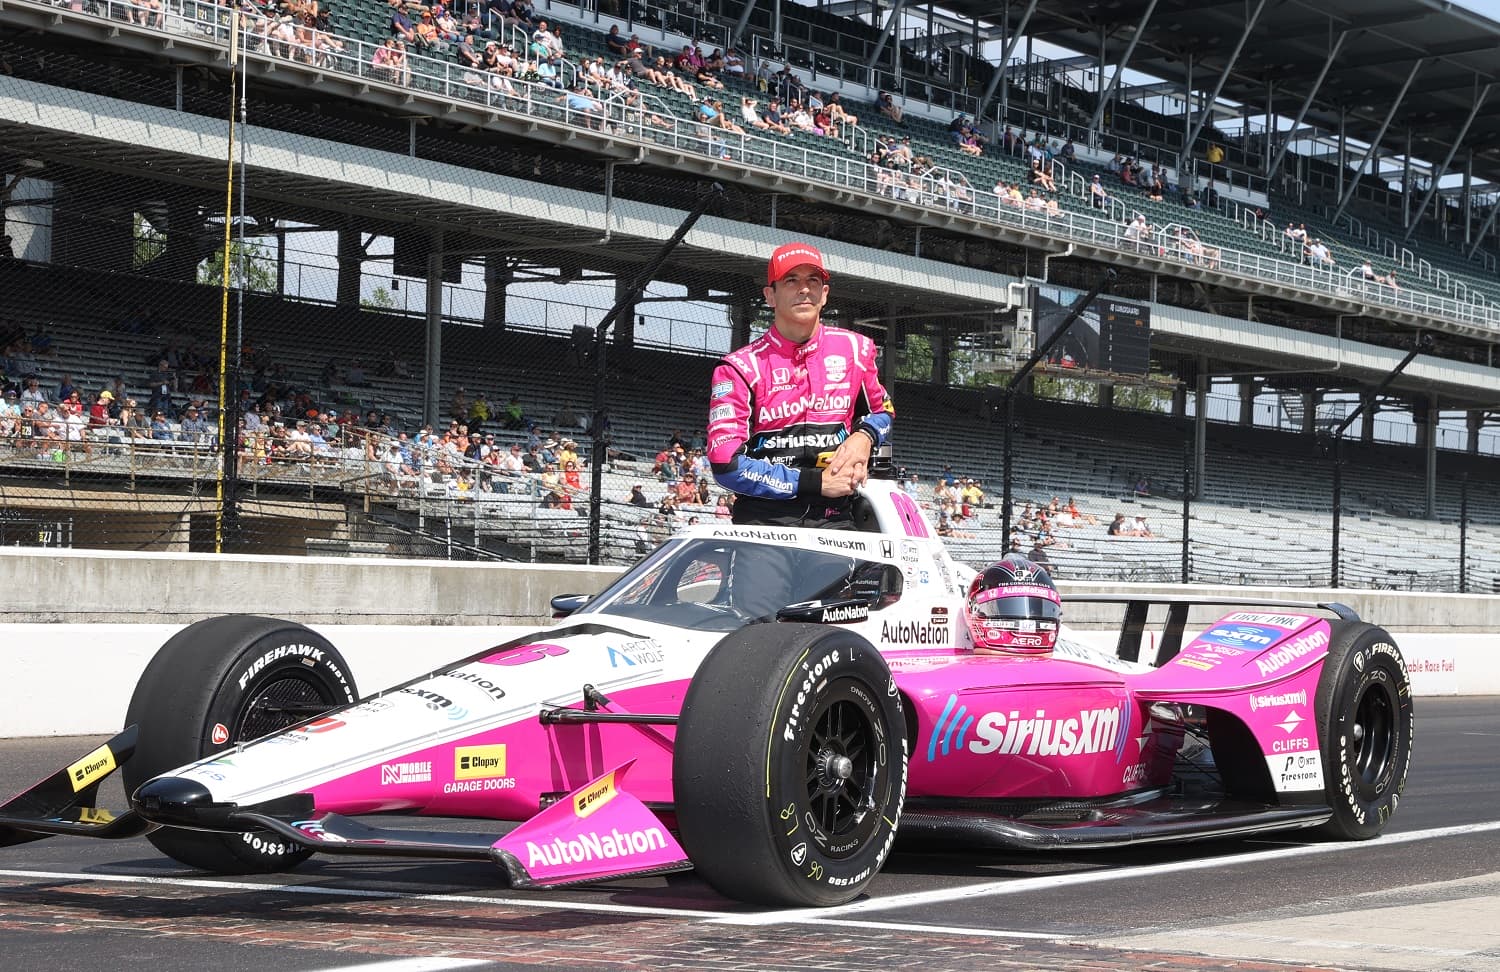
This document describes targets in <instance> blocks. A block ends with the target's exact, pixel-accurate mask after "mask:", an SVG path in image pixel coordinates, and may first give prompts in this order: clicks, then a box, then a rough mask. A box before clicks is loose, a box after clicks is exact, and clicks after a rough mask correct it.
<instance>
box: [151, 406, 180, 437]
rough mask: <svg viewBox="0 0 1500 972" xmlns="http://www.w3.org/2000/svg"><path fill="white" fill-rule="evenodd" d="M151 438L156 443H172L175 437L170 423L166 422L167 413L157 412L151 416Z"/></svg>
mask: <svg viewBox="0 0 1500 972" xmlns="http://www.w3.org/2000/svg"><path fill="white" fill-rule="evenodd" d="M151 438H153V439H155V440H156V441H158V442H172V441H174V440H175V439H176V438H177V435H176V433H175V432H173V430H172V423H170V422H168V421H167V413H166V412H163V411H157V412H155V413H153V414H152V416H151Z"/></svg>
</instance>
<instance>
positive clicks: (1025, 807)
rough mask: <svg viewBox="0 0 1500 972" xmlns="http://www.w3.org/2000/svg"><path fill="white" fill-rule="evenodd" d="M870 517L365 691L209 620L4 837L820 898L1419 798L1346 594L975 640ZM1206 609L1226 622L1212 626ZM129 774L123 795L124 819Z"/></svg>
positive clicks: (646, 568)
mask: <svg viewBox="0 0 1500 972" xmlns="http://www.w3.org/2000/svg"><path fill="white" fill-rule="evenodd" d="M856 514H857V515H856V520H857V523H858V526H859V527H860V529H858V530H855V531H818V530H804V529H791V528H771V527H749V526H729V525H716V524H715V525H702V526H696V527H693V528H689V529H687V530H685V531H683V532H681V533H679V534H677V535H675V536H674V537H672V538H671V539H670V540H668V541H666V542H665V543H664V544H662V545H661V547H660V548H658V549H657V550H656V551H654V552H653V553H651V554H649V555H648V556H646V557H645V559H643V560H642V561H641V562H640V563H638V564H637V565H636V566H635V567H633V568H632V569H630V570H628V571H627V572H625V573H624V574H622V575H621V576H620V577H619V578H618V579H617V580H616V581H615V582H614V583H612V584H610V585H609V586H608V587H607V588H606V589H605V590H604V591H602V592H601V593H599V594H597V595H594V596H592V597H586V596H582V595H566V596H559V597H556V598H554V599H553V608H554V610H555V611H556V612H557V613H558V614H559V615H562V617H561V620H559V621H557V622H556V623H555V624H554V625H553V626H551V627H547V628H544V629H542V630H538V631H536V632H534V633H531V634H528V635H526V636H524V637H520V638H516V639H514V640H512V641H510V642H507V643H505V644H502V645H499V646H497V647H491V648H486V649H484V650H483V651H479V652H477V653H475V654H473V655H470V656H469V657H467V658H464V659H462V660H460V661H457V662H454V663H453V664H450V665H447V666H445V667H443V668H440V669H439V670H437V671H434V672H432V673H430V674H428V675H425V676H422V677H420V678H416V679H414V680H412V681H410V682H407V683H406V684H403V685H398V686H396V687H393V688H390V689H387V690H385V691H382V692H378V693H375V694H373V695H367V696H364V697H361V696H360V695H359V693H358V692H357V691H356V689H355V685H354V682H353V679H352V677H351V675H350V672H349V667H348V665H347V664H346V663H345V661H344V659H343V657H342V656H341V655H340V653H339V651H338V650H337V649H336V648H335V647H334V646H333V645H332V644H330V643H329V642H328V641H327V640H326V639H324V638H323V637H321V636H319V635H318V634H316V633H314V632H313V631H311V630H309V629H308V628H305V627H303V626H301V625H299V624H295V623H292V622H288V621H281V620H275V619H271V618H262V617H249V616H229V617H220V618H214V619H210V620H206V621H201V622H199V623H197V624H194V625H191V626H189V627H187V628H185V629H184V630H182V631H181V632H180V633H178V634H177V635H176V636H174V637H173V638H172V639H171V640H170V641H168V642H167V643H166V644H165V645H164V646H163V647H162V648H161V649H160V651H159V652H158V653H157V655H156V656H155V658H154V659H153V660H152V661H151V663H150V665H149V666H148V667H147V669H146V671H145V673H144V674H143V675H142V677H141V680H140V682H139V683H138V685H137V687H136V690H135V694H134V696H133V698H132V701H131V704H130V708H129V713H128V716H127V728H126V729H125V730H124V731H122V732H121V733H120V734H118V735H117V736H115V737H114V738H112V739H111V740H109V741H108V742H107V743H106V744H105V745H102V746H100V747H99V748H97V749H96V750H94V751H93V752H91V753H88V754H86V755H84V756H82V757H81V758H80V759H78V760H77V761H76V762H74V763H72V764H70V765H69V766H67V767H65V768H64V769H62V770H60V771H59V772H57V773H56V774H54V775H52V776H51V777H49V778H47V779H45V780H43V781H42V782H40V783H38V784H37V785H36V786H34V787H32V788H31V789H29V790H27V791H26V792H24V793H22V794H20V795H19V796H16V797H15V798H13V799H11V800H10V801H8V802H7V803H5V804H4V805H3V806H0V845H9V844H17V843H21V842H24V841H29V840H36V839H39V838H42V837H46V836H50V835H55V834H74V835H87V836H95V837H105V838H125V837H135V836H141V835H145V836H146V837H147V838H148V839H149V840H150V841H151V842H152V843H153V844H154V845H155V846H156V847H157V848H158V849H159V850H161V851H162V852H163V853H165V854H167V855H168V856H170V857H172V858H174V859H176V860H177V861H179V862H181V863H183V864H186V865H189V866H191V867H194V868H201V869H205V870H209V871H216V872H223V873H230V872H245V871H275V870H282V869H286V868H291V867H293V866H294V865H296V864H297V863H298V862H300V861H302V860H304V859H305V858H306V857H308V856H309V855H310V854H313V853H325V854H369V855H411V856H423V857H432V858H447V859H471V860H482V861H490V862H493V863H494V864H496V865H498V866H499V867H500V868H502V869H503V870H504V872H505V873H506V875H507V877H508V879H509V881H510V882H511V883H512V884H513V885H515V886H518V887H531V888H546V887H556V886H561V885H569V884H576V883H582V882H593V881H599V880H604V879H618V878H622V877H630V876H640V875H650V874H659V873H664V872H669V871H676V870H684V869H688V868H695V869H696V870H697V871H698V873H699V874H700V875H701V876H702V877H703V878H704V879H705V880H706V881H707V882H708V884H710V885H711V886H712V887H713V888H715V889H716V890H718V891H719V892H721V893H723V894H724V895H726V896H729V897H731V898H736V899H740V900H744V901H749V902H754V903H759V904H769V905H778V906H797V905H814V906H824V905H833V904H838V903H842V902H846V901H849V900H851V899H853V898H854V897H856V896H858V895H859V894H860V893H861V892H862V890H863V889H865V888H866V887H867V886H868V885H869V883H870V881H871V880H872V879H873V878H874V876H875V875H876V873H877V872H878V871H879V870H880V867H881V865H882V863H883V862H884V861H885V860H886V858H887V856H888V854H889V853H890V851H891V848H892V845H893V841H894V840H895V839H896V838H897V836H898V835H900V836H901V837H902V839H903V843H906V842H908V841H910V842H911V844H912V845H913V846H919V845H922V844H927V843H930V842H933V841H937V842H944V843H946V844H947V845H949V846H951V845H953V844H954V843H957V844H959V845H961V846H965V847H975V848H1000V849H1048V848H1069V849H1074V848H1087V847H1118V846H1121V845H1127V844H1135V843H1142V842H1151V841H1178V840H1201V839H1207V838H1218V837H1226V836H1236V835H1243V834H1250V833H1257V832H1264V831H1272V830H1294V829H1298V828H1321V829H1322V830H1323V831H1325V832H1327V833H1329V834H1331V835H1334V836H1336V837H1339V838H1344V839H1355V840H1358V839H1364V838H1369V837H1373V836H1375V835H1376V834H1379V833H1380V832H1381V830H1382V829H1383V828H1384V827H1385V826H1386V824H1387V822H1388V820H1389V819H1390V815H1391V814H1392V813H1393V812H1394V811H1395V809H1396V806H1397V802H1398V800H1399V798H1400V795H1401V792H1402V788H1403V786H1404V785H1405V782H1406V775H1407V770H1408V768H1409V765H1410V760H1411V745H1412V695H1411V686H1410V682H1409V680H1408V677H1407V672H1406V666H1405V663H1404V662H1403V660H1402V656H1401V652H1400V650H1399V649H1398V648H1397V646H1396V644H1395V643H1394V641H1393V640H1392V639H1391V637H1390V635H1388V634H1387V633H1386V632H1385V631H1383V630H1381V629H1380V628H1378V627H1375V626H1373V625H1370V624H1367V623H1364V622H1362V621H1360V620H1359V619H1358V618H1357V617H1356V616H1355V615H1354V614H1353V612H1351V611H1350V610H1348V609H1347V608H1345V607H1342V606H1340V605H1337V604H1310V603H1289V602H1281V603H1279V604H1274V605H1269V606H1268V605H1266V604H1264V603H1263V602H1254V603H1256V604H1257V606H1254V607H1252V606H1250V605H1251V603H1252V602H1246V603H1244V604H1238V603H1236V602H1224V601H1211V602H1205V601H1195V600H1193V599H1190V598H1173V597H1166V598H1162V597H1150V596H1143V597H1131V596H1128V595H1127V596H1122V597H1111V598H1102V597H1100V598H1074V599H1071V600H1070V601H1069V602H1068V603H1069V604H1075V603H1079V602H1083V601H1088V600H1095V601H1099V600H1113V601H1118V602H1119V603H1120V605H1121V606H1122V608H1123V613H1124V621H1123V624H1122V625H1121V627H1120V629H1119V634H1118V638H1117V640H1116V643H1115V644H1114V646H1113V648H1114V650H1113V651H1105V650H1102V649H1098V648H1095V647H1091V646H1090V644H1088V643H1087V640H1086V639H1085V638H1084V637H1082V636H1078V637H1075V636H1074V633H1073V632H1071V631H1070V630H1069V629H1064V630H1063V633H1062V636H1061V638H1060V639H1059V641H1058V643H1057V645H1056V647H1055V649H1053V650H1051V651H1046V652H1041V653H1027V654H1021V653H1010V652H990V651H976V650H975V647H974V640H973V635H972V633H971V629H970V624H969V622H970V617H969V606H968V605H969V601H968V598H967V595H968V593H969V589H970V584H971V581H972V580H973V579H974V577H975V572H974V571H973V570H971V569H970V568H968V567H965V566H963V565H961V564H958V563H956V562H954V561H953V560H952V559H951V558H950V557H949V556H948V553H947V551H946V550H945V548H944V546H943V543H942V541H941V540H940V539H938V538H937V537H936V536H934V535H933V533H932V532H931V530H930V527H929V524H928V522H927V521H926V520H925V519H924V518H923V516H922V514H921V512H920V511H919V510H918V509H917V507H916V506H915V504H913V503H912V501H911V500H910V498H909V497H907V496H906V495H905V494H903V493H902V492H900V491H899V490H897V489H895V488H894V487H893V486H892V485H891V484H890V483H887V482H872V483H870V484H869V485H868V486H867V487H866V488H865V490H864V492H863V494H862V495H861V497H860V498H859V499H858V501H857V503H856ZM1205 603H1206V604H1211V605H1226V606H1227V607H1229V609H1230V610H1229V613H1227V614H1225V615H1223V616H1222V617H1221V619H1220V620H1219V621H1218V622H1216V623H1213V624H1210V625H1209V626H1208V627H1207V628H1206V629H1204V630H1203V631H1202V633H1201V634H1199V635H1198V636H1197V637H1187V635H1188V629H1187V620H1188V617H1189V608H1191V607H1199V608H1200V610H1201V606H1202V605H1203V604H1205ZM1153 618H1154V620H1152V619H1153ZM1148 620H1150V621H1151V624H1152V625H1153V626H1159V628H1160V631H1159V633H1158V636H1157V640H1155V641H1154V642H1153V643H1152V645H1153V647H1154V648H1155V651H1154V658H1151V659H1150V661H1151V663H1147V662H1144V661H1141V660H1140V655H1141V654H1142V645H1143V638H1142V635H1143V632H1144V631H1145V630H1146V629H1147V627H1148V625H1147V622H1148ZM116 770H119V771H120V772H121V774H122V777H123V782H124V784H125V788H126V789H125V791H126V793H127V794H128V795H129V798H128V799H129V806H128V807H127V808H124V809H123V810H116V811H111V810H109V809H106V808H102V807H99V806H98V805H97V804H98V793H99V785H100V783H101V781H103V780H104V779H106V778H107V777H109V776H110V774H112V773H114V772H115V771H116ZM382 815H386V816H382ZM392 816H398V817H401V818H403V819H401V820H396V821H394V822H393V820H392ZM411 818H418V819H417V822H416V823H415V824H413V823H412V819H411ZM443 818H482V819H486V820H493V821H496V826H495V827H494V828H493V829H492V830H490V831H489V832H484V833H474V832H472V825H468V828H467V829H459V828H456V827H454V826H452V825H451V824H450V825H449V826H448V827H447V828H446V829H445V828H444V827H443V826H442V824H441V823H440V821H441V820H442V819H443ZM427 820H431V821H432V822H431V823H430V824H428V823H427V822H426V821H427ZM500 822H505V825H504V826H501V825H500ZM914 838H920V839H914Z"/></svg>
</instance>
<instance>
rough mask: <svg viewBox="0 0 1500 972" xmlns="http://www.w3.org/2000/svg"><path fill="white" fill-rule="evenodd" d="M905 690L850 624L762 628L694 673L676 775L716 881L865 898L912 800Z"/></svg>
mask: <svg viewBox="0 0 1500 972" xmlns="http://www.w3.org/2000/svg"><path fill="white" fill-rule="evenodd" d="M905 726H906V723H905V720H904V717H903V715H902V710H901V699H900V696H899V694H898V693H897V691H896V685H895V682H894V681H893V680H892V679H891V674H890V670H889V669H888V668H887V667H886V664H885V660H884V659H883V658H881V656H880V653H879V652H878V651H876V650H875V648H874V646H873V645H871V644H870V643H869V642H868V641H866V640H865V639H864V638H862V637H860V636H859V635H857V634H854V633H853V632H850V631H847V630H844V629H841V628H834V627H827V626H823V625H814V624H784V623H783V624H756V625H750V626H749V627H746V628H742V629H740V630H739V631H736V632H734V633H733V634H730V635H728V636H727V637H725V638H724V640H723V641H721V642H719V644H718V645H717V646H715V648H714V649H713V651H711V652H710V653H709V655H708V657H707V658H706V659H705V660H704V662H703V664H702V666H701V667H700V668H699V669H698V672H697V674H695V675H694V676H693V681H692V684H691V685H690V686H689V688H688V693H687V698H686V699H685V700H684V702H683V707H682V716H681V719H680V721H679V722H678V724H677V740H676V746H675V751H674V755H673V764H672V778H673V788H674V790H675V798H674V799H675V804H676V813H677V823H678V828H679V830H680V833H681V837H682V844H683V847H684V848H685V849H686V850H687V852H688V856H689V857H690V858H691V859H692V861H693V865H694V867H695V868H696V869H697V871H698V874H699V875H700V876H701V877H702V878H703V879H704V880H706V881H707V882H708V883H709V885H710V886H712V887H713V888H714V890H716V891H718V892H719V893H720V894H723V895H725V896H726V897H730V898H736V899H739V900H741V901H748V902H753V903H756V904H765V905H774V906H806V905H814V906H829V905H837V904H843V903H844V902H847V901H850V900H852V899H854V898H855V897H857V896H858V895H859V894H860V893H861V892H862V891H863V890H864V888H865V887H866V886H867V885H868V884H869V883H870V881H872V880H873V879H874V877H875V875H876V874H877V873H878V872H879V870H880V867H881V865H882V864H883V863H884V862H885V858H886V856H887V854H889V853H890V849H891V844H892V842H893V841H894V839H895V836H896V826H897V824H898V823H899V821H900V815H901V805H902V803H903V801H904V800H905V798H906V735H905Z"/></svg>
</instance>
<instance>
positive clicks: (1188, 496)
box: [1182, 443, 1193, 584]
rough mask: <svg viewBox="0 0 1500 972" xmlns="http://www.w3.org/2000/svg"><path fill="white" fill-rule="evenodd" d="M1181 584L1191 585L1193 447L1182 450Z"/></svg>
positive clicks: (1189, 446) (1189, 445)
mask: <svg viewBox="0 0 1500 972" xmlns="http://www.w3.org/2000/svg"><path fill="white" fill-rule="evenodd" d="M1182 452H1183V455H1182V582H1183V583H1184V584H1188V583H1191V574H1192V562H1191V561H1190V560H1189V559H1188V532H1189V531H1188V523H1189V522H1190V521H1191V519H1192V515H1193V447H1192V445H1191V443H1189V444H1188V446H1187V447H1186V448H1185V449H1183V450H1182Z"/></svg>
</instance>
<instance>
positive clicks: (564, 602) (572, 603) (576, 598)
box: [551, 594, 594, 621]
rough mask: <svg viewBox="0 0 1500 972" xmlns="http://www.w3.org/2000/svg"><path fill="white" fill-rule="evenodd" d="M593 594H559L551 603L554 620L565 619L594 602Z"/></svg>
mask: <svg viewBox="0 0 1500 972" xmlns="http://www.w3.org/2000/svg"><path fill="white" fill-rule="evenodd" d="M593 598H594V596H593V595H592V594H559V595H557V596H556V597H554V598H553V599H552V601H551V604H552V619H553V620H554V621H555V620H557V619H558V618H565V617H567V616H568V615H570V614H572V613H573V612H574V611H577V610H578V609H579V608H581V607H583V606H584V605H585V604H587V603H588V602H589V601H591V600H593Z"/></svg>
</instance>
